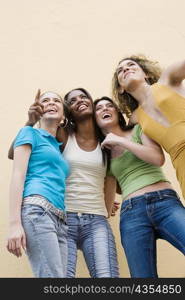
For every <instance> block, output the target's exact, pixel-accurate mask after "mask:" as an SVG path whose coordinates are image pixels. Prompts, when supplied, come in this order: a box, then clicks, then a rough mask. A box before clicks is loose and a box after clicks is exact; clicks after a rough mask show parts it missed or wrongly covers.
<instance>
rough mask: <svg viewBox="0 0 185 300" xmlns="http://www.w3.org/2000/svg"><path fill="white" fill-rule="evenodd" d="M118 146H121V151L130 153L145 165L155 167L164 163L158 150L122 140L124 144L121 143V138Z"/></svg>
mask: <svg viewBox="0 0 185 300" xmlns="http://www.w3.org/2000/svg"><path fill="white" fill-rule="evenodd" d="M119 145H120V146H122V147H123V149H127V150H128V151H131V152H132V153H133V154H134V155H136V156H137V157H138V158H140V159H141V160H144V161H146V162H147V163H151V164H153V165H156V166H161V165H162V164H163V163H164V156H163V154H162V153H161V152H160V151H159V150H158V148H155V147H149V146H145V145H142V144H138V143H135V142H132V141H129V140H127V139H124V142H122V141H121V138H120V142H119Z"/></svg>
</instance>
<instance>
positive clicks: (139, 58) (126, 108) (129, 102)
mask: <svg viewBox="0 0 185 300" xmlns="http://www.w3.org/2000/svg"><path fill="white" fill-rule="evenodd" d="M124 60H132V61H134V62H136V63H137V64H138V65H139V66H140V67H141V68H142V70H143V71H144V73H145V74H146V75H147V82H148V84H150V85H152V84H154V83H156V82H157V81H158V80H159V77H160V75H161V68H160V66H159V64H158V62H157V61H152V60H150V59H148V58H147V57H146V56H144V55H131V56H130V57H125V58H123V59H122V60H121V61H120V62H119V63H118V65H119V64H120V63H122V62H123V61H124ZM112 96H113V99H114V100H115V101H116V102H117V103H118V105H119V107H120V108H121V110H122V111H123V112H124V113H125V114H126V115H127V117H130V115H131V114H132V112H133V111H134V110H135V109H136V108H137V107H138V102H137V100H136V99H135V98H134V97H133V96H131V95H130V94H129V93H127V92H126V91H124V93H122V94H121V93H120V84H119V81H118V76H117V72H116V71H115V72H114V75H113V78H112Z"/></svg>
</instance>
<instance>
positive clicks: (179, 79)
mask: <svg viewBox="0 0 185 300" xmlns="http://www.w3.org/2000/svg"><path fill="white" fill-rule="evenodd" d="M116 72H117V77H118V82H119V84H120V89H119V92H120V93H123V92H124V91H126V92H128V93H129V94H130V95H132V96H133V97H134V98H135V99H136V100H137V101H138V103H139V105H140V106H141V107H142V109H143V110H144V111H145V112H146V113H147V114H148V115H149V116H151V117H152V118H153V119H154V120H156V121H157V122H158V123H160V124H161V125H163V126H165V127H169V126H170V123H169V121H168V119H167V117H166V116H164V115H163V114H162V112H161V111H160V110H159V109H158V108H157V107H156V106H155V104H154V103H155V101H154V98H153V95H152V91H151V86H150V85H149V84H148V83H147V75H146V74H145V73H144V71H143V70H142V68H141V67H140V66H139V65H138V64H137V63H136V62H134V61H132V60H124V61H122V62H121V63H120V64H119V65H118V67H117V69H116ZM184 79H185V60H184V61H181V62H177V63H175V64H173V65H171V66H170V67H168V68H166V70H165V71H163V72H162V74H161V77H160V79H159V81H158V82H159V83H160V84H162V85H166V86H169V87H170V88H171V89H172V90H174V91H175V92H177V93H179V94H180V95H181V96H183V97H185V85H184V83H183V80H184ZM133 120H134V121H135V122H137V117H136V114H135V112H133Z"/></svg>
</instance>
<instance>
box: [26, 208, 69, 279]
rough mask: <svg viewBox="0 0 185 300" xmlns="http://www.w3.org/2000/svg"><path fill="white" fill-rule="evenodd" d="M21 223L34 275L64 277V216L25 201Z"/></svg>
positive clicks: (65, 232)
mask: <svg viewBox="0 0 185 300" xmlns="http://www.w3.org/2000/svg"><path fill="white" fill-rule="evenodd" d="M22 224H23V228H24V230H25V234H26V246H27V251H26V252H27V255H28V258H29V261H30V264H31V267H32V270H33V273H34V275H35V277H60V278H61V277H66V268H67V250H68V249H67V225H66V224H65V223H64V222H63V220H62V219H60V218H59V217H58V216H56V215H55V214H53V213H52V212H50V211H47V210H46V209H44V208H42V207H40V206H38V205H32V204H25V205H23V207H22Z"/></svg>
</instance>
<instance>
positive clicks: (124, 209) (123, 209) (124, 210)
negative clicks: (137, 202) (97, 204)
mask: <svg viewBox="0 0 185 300" xmlns="http://www.w3.org/2000/svg"><path fill="white" fill-rule="evenodd" d="M131 208H132V206H131V205H129V204H128V205H125V206H123V207H122V208H121V211H120V217H121V216H122V215H123V214H124V213H126V212H127V211H128V210H130V209H131Z"/></svg>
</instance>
